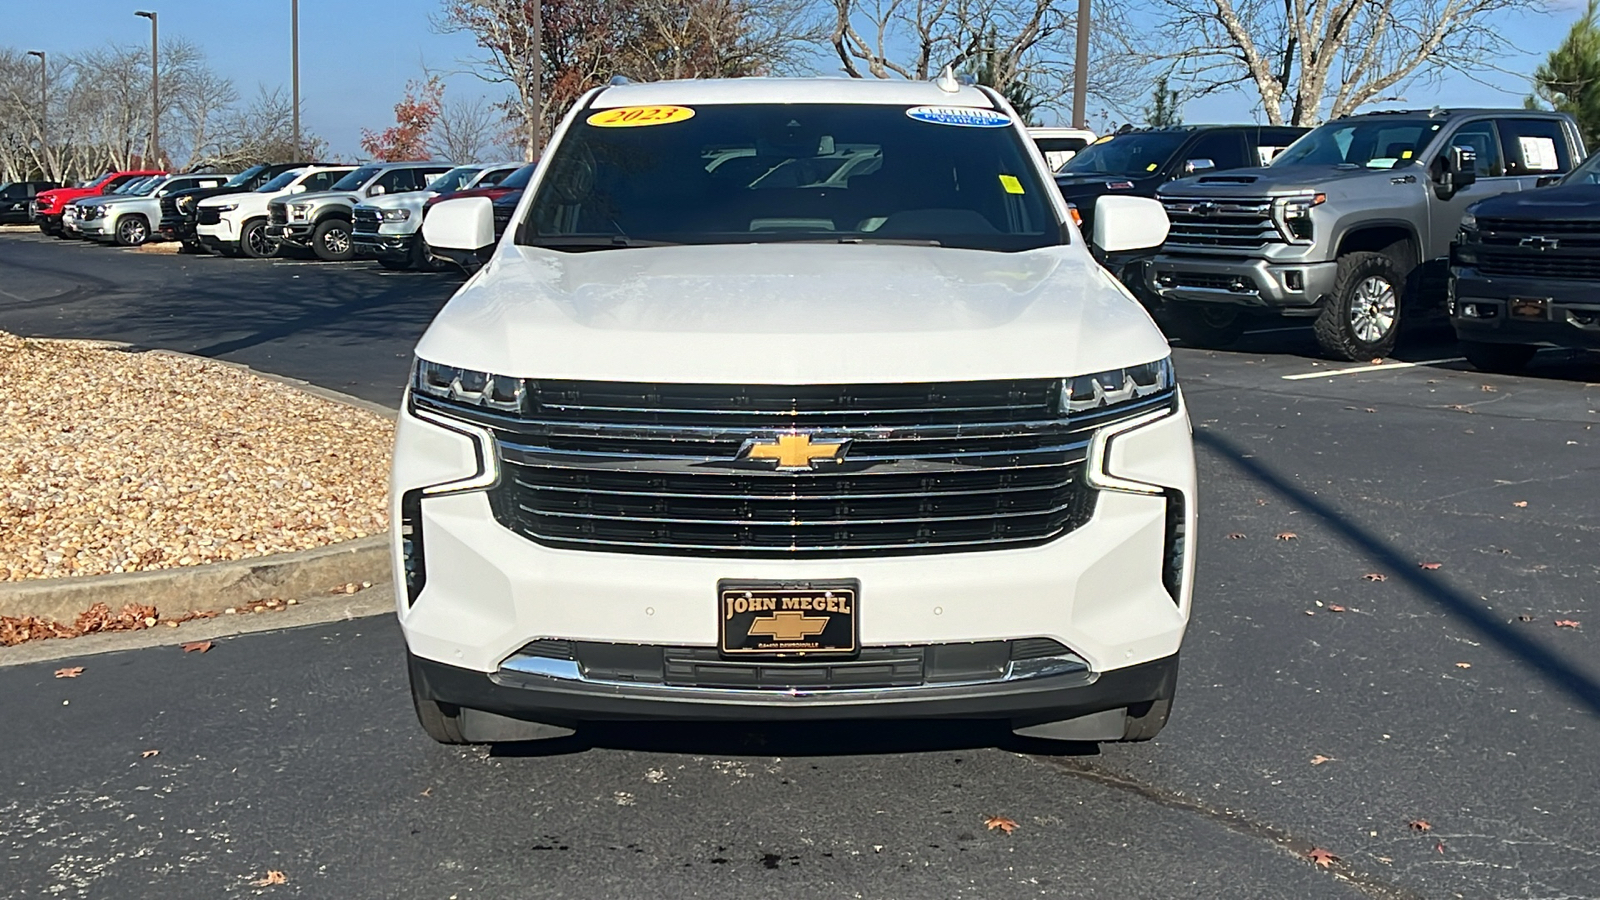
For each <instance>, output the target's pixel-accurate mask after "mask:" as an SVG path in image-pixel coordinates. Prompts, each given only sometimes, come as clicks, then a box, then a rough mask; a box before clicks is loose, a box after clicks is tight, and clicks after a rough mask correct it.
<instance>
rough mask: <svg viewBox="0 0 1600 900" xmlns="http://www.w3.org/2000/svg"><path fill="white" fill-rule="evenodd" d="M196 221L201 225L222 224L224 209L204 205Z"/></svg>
mask: <svg viewBox="0 0 1600 900" xmlns="http://www.w3.org/2000/svg"><path fill="white" fill-rule="evenodd" d="M196 221H197V222H199V223H200V224H201V225H221V224H222V210H220V209H217V208H216V207H215V206H202V207H200V213H199V216H198V217H197V219H196Z"/></svg>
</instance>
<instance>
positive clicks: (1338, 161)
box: [1270, 116, 1444, 169]
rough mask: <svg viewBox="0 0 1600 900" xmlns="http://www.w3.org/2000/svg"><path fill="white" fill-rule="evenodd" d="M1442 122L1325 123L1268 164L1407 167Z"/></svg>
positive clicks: (1378, 119) (1384, 118) (1384, 119)
mask: <svg viewBox="0 0 1600 900" xmlns="http://www.w3.org/2000/svg"><path fill="white" fill-rule="evenodd" d="M1443 127H1444V123H1443V122H1434V121H1431V120H1429V119H1391V118H1389V117H1388V116H1374V117H1372V118H1363V119H1354V120H1346V121H1343V122H1329V123H1328V124H1326V125H1323V126H1320V127H1318V128H1316V129H1314V130H1313V131H1312V132H1311V133H1310V134H1307V135H1306V136H1305V137H1302V138H1301V139H1300V140H1298V141H1295V142H1294V143H1293V144H1291V145H1290V147H1289V149H1287V150H1285V151H1283V152H1282V153H1280V154H1278V155H1277V157H1276V158H1274V159H1273V160H1272V162H1271V163H1270V165H1271V166H1272V167H1273V168H1275V169H1276V168H1279V167H1280V166H1363V167H1365V168H1368V169H1393V168H1396V167H1398V166H1407V165H1410V164H1411V163H1412V161H1413V160H1415V159H1416V158H1417V157H1419V156H1421V155H1422V151H1423V150H1425V149H1427V146H1428V143H1429V142H1430V141H1432V140H1433V136H1434V135H1436V134H1438V133H1439V129H1441V128H1443Z"/></svg>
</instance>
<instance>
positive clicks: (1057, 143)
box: [1028, 127, 1095, 172]
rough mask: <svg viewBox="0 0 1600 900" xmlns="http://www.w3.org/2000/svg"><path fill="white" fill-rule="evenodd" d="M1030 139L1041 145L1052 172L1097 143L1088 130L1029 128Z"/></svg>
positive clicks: (1040, 149)
mask: <svg viewBox="0 0 1600 900" xmlns="http://www.w3.org/2000/svg"><path fill="white" fill-rule="evenodd" d="M1028 137H1031V138H1033V142H1034V143H1035V144H1038V145H1039V152H1040V153H1043V154H1044V162H1045V165H1047V166H1049V167H1050V171H1052V172H1055V171H1058V170H1059V169H1060V168H1061V166H1062V165H1063V164H1065V163H1066V161H1067V160H1069V159H1071V158H1072V157H1074V156H1076V155H1077V154H1078V153H1079V151H1081V150H1083V148H1085V147H1087V146H1089V145H1090V144H1092V143H1094V141H1095V136H1094V132H1092V131H1090V130H1089V129H1087V128H1047V127H1041V128H1029V129H1028Z"/></svg>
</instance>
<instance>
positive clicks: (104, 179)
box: [78, 172, 116, 188]
mask: <svg viewBox="0 0 1600 900" xmlns="http://www.w3.org/2000/svg"><path fill="white" fill-rule="evenodd" d="M115 174H116V173H115V172H107V173H105V174H104V175H101V176H100V177H99V178H96V179H95V180H93V181H84V182H79V184H78V187H86V188H92V187H99V186H100V185H102V184H105V183H106V182H108V181H110V180H111V176H113V175H115Z"/></svg>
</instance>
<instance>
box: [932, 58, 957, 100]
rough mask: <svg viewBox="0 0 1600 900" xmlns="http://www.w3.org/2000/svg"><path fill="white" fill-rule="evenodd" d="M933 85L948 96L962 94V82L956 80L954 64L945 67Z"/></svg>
mask: <svg viewBox="0 0 1600 900" xmlns="http://www.w3.org/2000/svg"><path fill="white" fill-rule="evenodd" d="M933 83H934V84H937V85H938V86H939V90H941V91H944V92H945V93H946V94H958V93H960V92H961V82H960V81H959V80H958V79H957V78H956V67H955V65H954V64H951V65H948V66H945V67H944V71H943V72H940V73H939V77H938V78H936V79H934V82H933Z"/></svg>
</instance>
